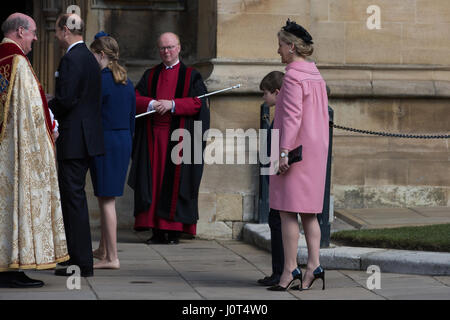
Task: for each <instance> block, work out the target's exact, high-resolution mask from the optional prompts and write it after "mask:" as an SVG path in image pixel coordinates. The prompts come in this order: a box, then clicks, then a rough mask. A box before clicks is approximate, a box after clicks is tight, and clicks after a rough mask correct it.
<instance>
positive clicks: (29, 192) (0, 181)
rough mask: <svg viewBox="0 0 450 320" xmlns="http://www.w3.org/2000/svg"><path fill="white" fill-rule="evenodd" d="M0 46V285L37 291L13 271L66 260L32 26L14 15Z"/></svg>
mask: <svg viewBox="0 0 450 320" xmlns="http://www.w3.org/2000/svg"><path fill="white" fill-rule="evenodd" d="M2 31H3V34H4V35H5V38H4V39H3V40H2V42H1V43H0V287H28V288H29V287H40V286H42V285H44V283H43V282H42V281H40V280H34V279H30V278H29V277H27V276H26V275H25V273H23V272H21V271H19V270H20V269H22V270H27V269H37V270H40V269H51V268H55V266H56V263H58V262H64V261H67V260H68V259H69V256H68V253H67V246H66V236H65V231H64V223H63V218H62V211H61V202H60V194H59V187H58V177H57V170H56V160H55V149H54V148H55V147H54V141H53V138H52V136H51V122H50V116H49V111H48V106H47V101H46V98H45V94H44V91H43V90H42V87H41V85H40V83H39V81H38V79H37V78H36V76H35V74H34V72H33V68H32V67H31V65H30V63H29V61H28V59H27V57H26V54H28V53H29V52H30V51H31V46H32V43H33V41H36V40H37V37H36V23H35V22H34V21H33V19H32V18H31V17H29V16H26V15H24V14H21V13H14V14H12V15H11V16H9V17H8V18H7V19H6V20H5V22H4V23H3V24H2Z"/></svg>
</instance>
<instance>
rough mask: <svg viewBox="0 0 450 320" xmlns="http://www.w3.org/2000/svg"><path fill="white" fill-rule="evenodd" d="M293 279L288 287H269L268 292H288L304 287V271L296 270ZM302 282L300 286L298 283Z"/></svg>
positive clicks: (293, 272)
mask: <svg viewBox="0 0 450 320" xmlns="http://www.w3.org/2000/svg"><path fill="white" fill-rule="evenodd" d="M292 277H293V279H292V280H291V282H289V284H288V285H287V287H282V286H280V285H279V284H277V285H275V286H272V287H269V288H267V290H270V291H288V290H289V289H291V288H292V289H297V290H298V289H299V288H301V287H302V283H303V278H302V270H301V269H300V268H295V270H294V271H292ZM299 281H300V284H298V282H299Z"/></svg>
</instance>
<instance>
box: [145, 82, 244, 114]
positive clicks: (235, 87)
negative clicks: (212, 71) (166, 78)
mask: <svg viewBox="0 0 450 320" xmlns="http://www.w3.org/2000/svg"><path fill="white" fill-rule="evenodd" d="M240 87H241V84H237V85H235V86H232V87H229V88H225V89H221V90H217V91H214V92H210V93H207V94H204V95H202V96H198V97H197V98H199V99H201V98H206V97H209V96H212V95H213V94H216V93H220V92H224V91H228V90H233V89H237V88H240ZM153 112H156V110H152V111H148V112H145V113H141V114H138V115H137V116H136V118H139V117H143V116H146V115H148V114H151V113H153Z"/></svg>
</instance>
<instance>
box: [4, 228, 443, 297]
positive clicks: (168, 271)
mask: <svg viewBox="0 0 450 320" xmlns="http://www.w3.org/2000/svg"><path fill="white" fill-rule="evenodd" d="M149 236H150V233H134V232H132V231H123V230H122V231H120V232H119V245H118V247H119V258H120V262H121V269H120V270H96V271H95V276H94V277H92V278H82V279H81V288H80V290H68V289H67V287H66V280H67V279H66V278H64V277H57V276H54V275H53V271H51V270H47V271H28V272H27V274H28V275H29V276H31V277H32V278H37V279H41V280H43V281H44V282H45V283H46V285H45V286H44V287H42V288H38V289H0V300H10V299H15V300H29V299H31V300H35V299H36V300H37V299H39V300H78V299H81V300H106V299H113V300H116V299H117V300H118V299H120V300H128V299H139V300H141V299H150V300H160V299H163V300H299V299H300V300H311V299H319V300H334V299H344V300H354V299H364V300H366V299H367V300H385V299H406V300H409V299H432V300H436V299H445V300H448V299H450V277H449V276H434V277H433V276H419V275H408V274H392V273H382V274H381V289H379V290H369V289H368V288H367V287H366V282H367V279H368V277H369V276H370V275H369V274H367V273H366V272H364V271H351V270H326V290H324V291H322V290H321V283H320V280H318V282H319V283H317V284H315V285H314V286H313V289H312V290H309V291H302V292H299V291H289V292H270V291H268V290H266V289H265V288H264V287H261V286H258V285H257V284H256V280H257V279H259V278H262V277H263V276H265V275H269V274H270V273H271V257H270V253H269V252H267V251H264V250H261V249H258V248H256V247H254V246H251V245H248V244H245V243H243V242H240V241H216V240H199V239H194V240H184V239H182V241H181V243H180V244H179V245H176V246H174V245H150V246H149V245H146V244H145V243H144V240H145V239H147V238H148V237H149ZM94 239H98V235H97V236H96V237H94ZM97 244H98V242H97V241H95V242H94V247H95V246H97Z"/></svg>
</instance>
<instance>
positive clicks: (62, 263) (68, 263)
mask: <svg viewBox="0 0 450 320" xmlns="http://www.w3.org/2000/svg"><path fill="white" fill-rule="evenodd" d="M70 265H72V263H71V262H70V260H67V261H64V262H60V263H58V264H57V266H58V267H68V266H70Z"/></svg>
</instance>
